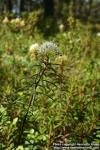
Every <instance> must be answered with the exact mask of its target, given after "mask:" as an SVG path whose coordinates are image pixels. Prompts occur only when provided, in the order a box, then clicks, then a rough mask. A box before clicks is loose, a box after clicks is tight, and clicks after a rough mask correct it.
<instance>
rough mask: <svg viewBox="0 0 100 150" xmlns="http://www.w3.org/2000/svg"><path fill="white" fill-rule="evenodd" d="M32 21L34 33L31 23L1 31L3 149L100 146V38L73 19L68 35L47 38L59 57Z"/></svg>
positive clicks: (1, 27) (7, 26)
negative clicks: (68, 143)
mask: <svg viewBox="0 0 100 150" xmlns="http://www.w3.org/2000/svg"><path fill="white" fill-rule="evenodd" d="M31 15H32V16H31ZM32 18H33V14H30V15H29V18H28V19H29V20H28V21H29V22H30V24H31V27H33V26H34V27H33V28H31V27H30V28H29V26H30V25H29V24H28V22H27V20H26V21H25V26H23V27H20V26H16V23H15V26H14V25H13V26H12V25H11V23H9V22H8V23H3V24H2V23H1V25H0V79H1V80H0V85H1V87H0V148H1V149H7V150H13V149H16V150H24V149H25V150H39V149H40V150H41V149H43V150H44V149H45V150H49V149H52V145H53V143H54V142H65V143H67V142H71V143H76V142H78V143H87V142H88V143H90V142H94V143H95V142H96V143H98V142H99V140H100V132H99V130H100V122H99V120H100V118H99V108H100V103H99V96H100V95H99V91H100V73H99V67H100V59H99V43H100V38H99V36H96V35H95V34H92V33H91V32H90V30H89V29H87V28H86V27H85V26H83V25H82V24H81V23H79V22H78V21H76V20H73V18H72V17H70V18H69V19H68V20H67V22H68V24H69V29H68V30H67V31H63V32H61V33H60V32H58V33H57V34H56V36H55V37H53V36H49V37H48V39H50V40H52V41H55V42H56V43H57V44H58V47H57V49H58V51H59V52H58V53H56V46H55V44H54V43H53V42H46V43H45V42H44V41H45V38H46V37H45V36H43V35H44V33H42V32H40V30H38V29H37V28H36V27H35V22H36V21H37V19H36V18H35V17H34V18H35V21H33V20H32ZM21 21H22V20H21ZM1 22H2V21H1ZM10 22H11V20H10ZM17 25H18V24H17ZM56 25H57V24H56ZM16 28H17V29H18V30H15V29H16ZM54 28H56V26H55V27H54ZM57 28H59V27H57ZM33 31H34V32H33ZM34 43H38V44H35V46H34ZM41 43H42V44H41ZM32 44H33V46H31V45H32ZM48 44H49V45H48ZM30 46H31V48H33V49H31V51H30V50H29V47H30ZM48 47H49V48H48ZM53 47H54V49H53Z"/></svg>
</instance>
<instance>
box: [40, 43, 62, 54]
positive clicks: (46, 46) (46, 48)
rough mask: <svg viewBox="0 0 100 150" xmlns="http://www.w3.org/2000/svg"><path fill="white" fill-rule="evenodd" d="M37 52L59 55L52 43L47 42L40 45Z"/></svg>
mask: <svg viewBox="0 0 100 150" xmlns="http://www.w3.org/2000/svg"><path fill="white" fill-rule="evenodd" d="M39 52H40V53H43V54H48V53H49V52H54V53H55V54H59V49H58V47H57V45H56V44H55V43H54V42H52V41H50V42H48V41H47V42H44V43H43V44H41V45H40V48H39Z"/></svg>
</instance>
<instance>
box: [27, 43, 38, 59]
mask: <svg viewBox="0 0 100 150" xmlns="http://www.w3.org/2000/svg"><path fill="white" fill-rule="evenodd" d="M38 50H39V45H38V44H37V43H35V44H32V45H31V46H30V48H29V55H30V56H31V58H32V59H35V58H36V57H37V55H38Z"/></svg>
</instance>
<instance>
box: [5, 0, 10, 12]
mask: <svg viewBox="0 0 100 150" xmlns="http://www.w3.org/2000/svg"><path fill="white" fill-rule="evenodd" d="M5 5H6V6H7V10H6V11H11V10H12V3H11V0H5Z"/></svg>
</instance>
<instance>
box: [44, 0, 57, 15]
mask: <svg viewBox="0 0 100 150" xmlns="http://www.w3.org/2000/svg"><path fill="white" fill-rule="evenodd" d="M43 5H44V15H45V16H52V15H54V1H53V0H43Z"/></svg>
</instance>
